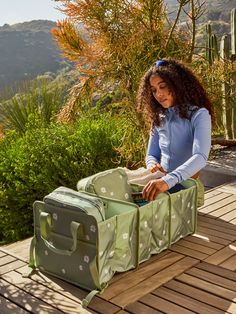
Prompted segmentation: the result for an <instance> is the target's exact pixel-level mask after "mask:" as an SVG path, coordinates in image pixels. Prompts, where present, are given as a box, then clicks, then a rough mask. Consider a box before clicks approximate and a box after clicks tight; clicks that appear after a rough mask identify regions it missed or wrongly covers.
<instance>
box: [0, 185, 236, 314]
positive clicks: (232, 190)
mask: <svg viewBox="0 0 236 314" xmlns="http://www.w3.org/2000/svg"><path fill="white" fill-rule="evenodd" d="M205 196H206V201H205V205H204V206H203V207H201V209H200V210H199V215H198V228H197V232H196V234H194V235H192V236H188V237H187V238H184V239H182V240H180V241H179V242H177V243H176V244H174V245H173V246H172V247H171V249H169V250H166V251H164V252H162V253H161V254H159V255H155V256H153V257H152V258H151V259H150V260H149V261H147V262H145V263H143V264H141V265H140V267H139V268H138V269H137V270H132V271H129V272H126V273H120V274H117V275H116V276H115V277H114V278H113V279H112V280H111V282H110V284H109V287H108V288H107V289H106V290H105V292H104V293H103V294H102V295H100V296H96V297H95V298H94V299H93V300H92V302H91V303H90V305H89V307H88V309H83V308H82V307H81V305H80V304H81V300H82V299H83V297H84V296H85V295H86V294H87V292H86V291H84V290H83V289H80V288H78V287H76V286H73V285H71V284H69V283H67V282H64V281H62V280H59V279H56V278H53V277H51V276H48V275H44V274H42V273H36V274H34V275H33V276H32V277H31V278H30V279H29V278H23V277H22V273H24V272H25V270H26V265H27V258H28V250H29V243H30V239H27V240H25V241H22V242H18V243H14V244H12V245H9V246H6V247H0V287H1V288H0V313H1V314H4V313H14V314H18V313H22V314H23V313H45V314H51V313H76V314H77V313H101V314H113V313H118V314H125V313H134V314H154V313H168V314H171V313H174V314H178V313H181V314H185V313H186V314H187V313H203V314H211V313H212V314H217V313H231V314H235V313H236V182H234V183H231V184H227V185H223V186H220V187H217V188H215V189H212V190H209V191H207V192H206V194H205Z"/></svg>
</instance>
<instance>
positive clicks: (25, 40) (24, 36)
mask: <svg viewBox="0 0 236 314" xmlns="http://www.w3.org/2000/svg"><path fill="white" fill-rule="evenodd" d="M55 26H56V23H55V22H52V21H47V20H36V21H31V22H24V23H18V24H14V25H11V26H10V25H8V24H5V25H3V26H2V27H0V90H2V89H3V88H5V87H7V86H12V85H14V84H17V83H18V82H19V81H22V80H29V79H32V78H34V77H35V76H37V75H38V74H43V73H45V72H56V71H58V70H59V69H60V68H62V63H63V59H62V57H61V55H60V51H59V48H58V47H57V45H56V43H55V42H54V41H53V38H52V35H51V33H50V30H51V29H52V28H53V27H55Z"/></svg>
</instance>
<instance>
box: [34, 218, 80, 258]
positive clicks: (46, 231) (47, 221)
mask: <svg viewBox="0 0 236 314" xmlns="http://www.w3.org/2000/svg"><path fill="white" fill-rule="evenodd" d="M39 225H40V236H41V239H42V240H43V241H44V243H45V245H46V246H47V247H48V248H49V249H50V250H51V251H53V252H54V253H57V254H60V255H68V256H70V255H71V254H72V253H73V252H75V251H76V249H77V244H78V241H77V235H78V232H79V230H80V229H81V228H82V224H80V223H79V222H77V221H72V222H71V224H70V230H71V235H72V239H73V244H72V246H71V248H70V249H68V250H63V249H59V248H56V247H55V246H54V245H53V244H52V243H50V242H49V241H48V238H49V237H50V233H51V229H52V217H51V214H50V213H46V212H41V213H40V216H39Z"/></svg>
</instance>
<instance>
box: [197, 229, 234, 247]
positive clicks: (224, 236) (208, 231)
mask: <svg viewBox="0 0 236 314" xmlns="http://www.w3.org/2000/svg"><path fill="white" fill-rule="evenodd" d="M197 232H198V233H199V232H200V233H201V232H204V233H206V234H209V235H212V236H214V237H217V238H219V239H224V240H229V241H230V242H232V241H234V240H235V236H232V235H231V234H228V233H223V232H220V231H217V230H213V229H209V228H206V227H202V226H198V227H197ZM230 242H229V243H230Z"/></svg>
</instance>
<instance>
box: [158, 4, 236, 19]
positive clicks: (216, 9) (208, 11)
mask: <svg viewBox="0 0 236 314" xmlns="http://www.w3.org/2000/svg"><path fill="white" fill-rule="evenodd" d="M164 2H165V4H166V5H167V7H168V10H169V12H173V11H175V9H176V8H177V7H178V1H177V0H164ZM196 2H197V1H196ZM200 2H205V3H204V5H203V8H204V9H205V13H204V14H203V15H202V17H201V19H200V22H207V21H209V20H210V21H224V22H228V21H229V18H230V11H231V10H232V9H234V8H236V0H224V1H222V0H205V1H200Z"/></svg>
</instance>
